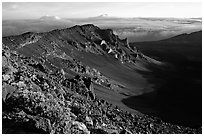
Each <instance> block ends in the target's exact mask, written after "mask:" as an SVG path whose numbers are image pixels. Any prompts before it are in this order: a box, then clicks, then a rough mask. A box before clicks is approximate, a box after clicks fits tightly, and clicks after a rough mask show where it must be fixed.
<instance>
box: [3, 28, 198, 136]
mask: <svg viewBox="0 0 204 136" xmlns="http://www.w3.org/2000/svg"><path fill="white" fill-rule="evenodd" d="M2 46H3V47H2V48H3V50H2V95H3V96H2V103H3V107H2V121H3V125H2V126H3V133H56V134H57V133H63V134H64V133H84V134H89V133H91V134H92V133H97V134H103V133H110V134H111V133H121V134H128V133H201V129H197V130H196V129H191V128H187V127H182V126H177V125H172V124H169V123H165V122H163V121H162V120H160V119H158V118H155V117H150V116H147V115H143V114H133V113H130V112H128V111H124V110H121V109H120V108H119V107H117V106H115V105H112V104H110V103H109V102H107V101H105V100H103V99H101V98H99V97H98V96H97V95H96V94H95V90H94V87H93V86H94V84H98V85H99V86H103V87H105V88H108V89H110V90H111V89H113V90H114V89H116V88H124V86H123V85H121V84H120V82H118V81H117V80H115V79H112V78H110V77H109V76H108V75H106V74H104V73H103V72H101V71H99V70H97V69H95V68H92V67H90V66H91V65H90V66H88V65H86V63H85V62H86V61H84V59H82V58H83V57H85V58H86V59H87V60H92V61H93V60H94V62H95V63H96V62H97V61H99V60H97V59H93V58H89V57H88V56H86V55H87V54H86V53H89V54H96V55H97V56H102V57H105V56H106V57H109V58H112V59H115V60H117V61H119V62H120V63H121V65H124V66H125V67H128V66H129V68H135V69H140V70H144V71H146V70H148V69H147V68H146V67H145V66H146V65H152V66H155V65H161V64H162V63H161V62H159V61H156V60H154V59H151V58H149V57H147V56H145V55H143V54H142V53H141V52H139V51H138V50H137V49H132V48H130V47H129V44H128V41H127V40H126V39H125V40H120V39H119V38H118V37H117V36H116V35H114V34H113V32H112V31H111V30H101V29H100V28H98V27H96V26H93V25H84V26H75V27H72V28H69V29H63V30H54V31H51V32H47V33H30V32H29V33H25V34H22V35H18V36H11V37H4V38H3V45H2ZM87 64H88V63H87Z"/></svg>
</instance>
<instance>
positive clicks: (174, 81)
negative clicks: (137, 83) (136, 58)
mask: <svg viewBox="0 0 204 136" xmlns="http://www.w3.org/2000/svg"><path fill="white" fill-rule="evenodd" d="M150 69H151V70H152V72H151V73H150V72H149V73H148V72H142V71H138V72H139V73H141V74H142V75H143V76H144V77H145V78H146V79H147V80H148V82H149V83H153V84H154V85H155V86H154V92H151V93H147V94H143V95H141V96H132V97H129V98H127V99H123V100H122V102H123V103H124V104H125V105H127V106H128V107H130V108H132V109H135V110H138V111H140V112H142V113H145V114H148V115H153V116H157V117H160V118H161V119H162V120H164V121H166V122H170V123H173V124H178V125H183V126H188V127H193V128H197V127H200V126H202V74H201V73H202V63H201V62H200V61H198V62H195V61H194V62H190V61H182V62H181V61H180V62H179V63H178V64H176V65H175V67H172V68H170V67H166V68H162V69H161V68H160V69H157V68H154V67H150Z"/></svg>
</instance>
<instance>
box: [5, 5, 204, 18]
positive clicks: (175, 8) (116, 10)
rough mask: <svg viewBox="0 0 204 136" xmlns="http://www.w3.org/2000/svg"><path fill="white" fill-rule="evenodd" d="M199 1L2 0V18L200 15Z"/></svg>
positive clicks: (187, 16)
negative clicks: (18, 0)
mask: <svg viewBox="0 0 204 136" xmlns="http://www.w3.org/2000/svg"><path fill="white" fill-rule="evenodd" d="M201 5H202V4H201V3H199V2H197V3H196V2H195V3H193V2H180V3H178V2H171V3H167V2H165V3H162V2H151V3H147V2H145V3H141V2H132V3H131V2H126V3H125V2H96V3H94V2H76V3H74V2H44V3H43V2H33V3H31V2H27V3H26V2H17V3H14V2H3V3H2V19H3V20H12V19H38V18H40V17H42V16H45V15H49V16H58V17H60V18H87V17H95V16H99V15H101V14H108V16H113V17H175V18H192V17H202V6H201Z"/></svg>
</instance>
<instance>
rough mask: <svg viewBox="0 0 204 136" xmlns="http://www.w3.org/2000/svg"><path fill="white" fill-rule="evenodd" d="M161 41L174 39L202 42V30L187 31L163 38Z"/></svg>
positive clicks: (175, 40)
mask: <svg viewBox="0 0 204 136" xmlns="http://www.w3.org/2000/svg"><path fill="white" fill-rule="evenodd" d="M161 41H169V42H170V41H172V42H202V31H197V32H192V33H188V34H187V33H185V34H181V35H177V36H174V37H172V38H169V39H165V40H161Z"/></svg>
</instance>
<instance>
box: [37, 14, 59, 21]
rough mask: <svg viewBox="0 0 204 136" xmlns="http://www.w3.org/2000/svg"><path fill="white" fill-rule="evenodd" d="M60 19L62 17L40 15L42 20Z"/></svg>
mask: <svg viewBox="0 0 204 136" xmlns="http://www.w3.org/2000/svg"><path fill="white" fill-rule="evenodd" d="M60 19H61V18H60V17H58V16H49V15H46V16H42V17H40V20H60Z"/></svg>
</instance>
